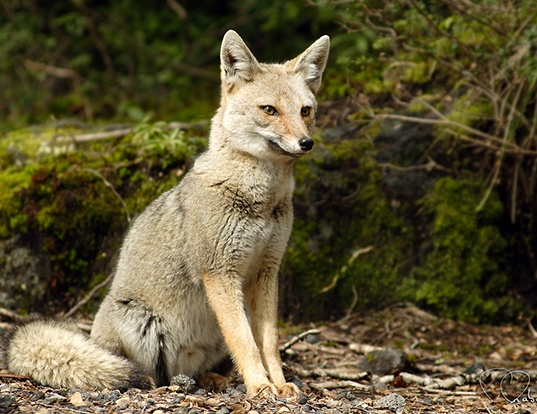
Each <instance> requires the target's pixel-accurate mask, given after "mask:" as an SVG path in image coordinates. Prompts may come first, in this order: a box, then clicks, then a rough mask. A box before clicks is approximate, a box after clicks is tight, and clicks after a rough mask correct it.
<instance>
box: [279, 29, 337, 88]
mask: <svg viewBox="0 0 537 414" xmlns="http://www.w3.org/2000/svg"><path fill="white" fill-rule="evenodd" d="M329 51H330V37H328V36H326V35H324V36H322V37H320V38H319V39H318V40H317V41H316V42H314V43H313V44H312V45H311V46H310V47H308V48H307V49H306V50H305V51H304V52H303V53H301V54H300V55H298V56H297V57H296V58H294V59H293V60H291V61H289V62H287V65H290V66H291V68H292V70H294V71H295V72H296V73H300V74H302V76H304V80H305V81H306V84H307V85H308V87H309V88H310V89H311V91H312V92H313V93H317V91H318V90H319V88H320V87H321V79H322V77H323V72H324V68H325V67H326V61H327V60H328V52H329Z"/></svg>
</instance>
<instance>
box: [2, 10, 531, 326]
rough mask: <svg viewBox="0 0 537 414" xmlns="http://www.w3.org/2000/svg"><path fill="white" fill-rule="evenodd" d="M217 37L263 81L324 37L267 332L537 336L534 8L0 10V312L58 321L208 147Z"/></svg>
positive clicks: (109, 269) (87, 308)
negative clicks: (145, 212) (387, 321)
mask: <svg viewBox="0 0 537 414" xmlns="http://www.w3.org/2000/svg"><path fill="white" fill-rule="evenodd" d="M228 29H234V30H236V31H237V32H239V34H240V35H241V36H242V37H243V39H244V40H245V41H246V43H247V44H248V45H249V47H250V48H251V50H252V51H253V52H254V54H255V55H256V57H258V59H259V60H260V61H268V62H271V61H284V60H286V59H290V58H292V57H294V56H296V55H297V54H299V53H300V52H302V51H303V50H304V49H305V48H306V47H307V46H308V45H309V44H311V43H312V42H313V41H314V40H316V39H317V38H318V37H320V36H321V35H323V34H328V35H330V37H331V45H332V47H331V56H330V61H329V64H328V68H327V71H326V73H325V77H324V80H323V87H322V90H321V92H320V96H319V101H320V108H319V119H318V122H317V124H318V127H319V130H318V133H317V136H316V137H315V139H316V146H315V150H314V152H313V154H312V155H311V157H308V158H307V159H304V160H301V161H300V162H299V163H298V165H297V173H296V178H297V190H296V196H295V216H296V220H295V227H294V232H293V235H292V238H291V241H290V244H289V249H288V252H287V255H286V259H285V262H284V264H283V266H282V269H281V276H282V282H281V295H280V296H281V306H280V307H281V312H282V314H281V316H282V319H284V320H288V321H291V322H300V321H312V320H319V319H331V318H341V317H344V316H345V315H347V314H349V313H350V312H352V311H361V310H366V309H379V308H382V307H386V306H390V305H393V304H397V303H401V302H412V303H414V304H416V305H418V306H420V307H422V308H424V309H427V310H429V311H431V312H434V313H435V314H438V315H442V316H446V317H449V318H454V319H459V320H464V321H468V322H474V323H483V322H486V323H503V322H517V323H527V322H528V321H531V320H532V319H533V318H534V316H535V306H536V305H537V295H536V288H537V261H536V257H535V255H536V253H537V244H536V235H537V224H536V218H537V216H536V213H537V197H536V178H537V162H536V161H537V103H536V96H537V93H536V92H537V85H536V83H537V6H536V5H535V2H534V1H533V0H502V1H500V0H489V1H476V2H472V1H470V0H440V1H418V0H396V1H388V0H354V1H348V0H286V1H283V0H281V1H280V0H274V1H270V2H268V1H254V0H240V1H228V2H222V1H211V0H199V1H196V2H193V1H185V0H181V1H179V0H165V1H164V0H163V1H144V2H135V1H133V0H119V1H83V0H72V1H54V2H50V1H39V0H9V1H7V0H2V1H0V133H1V135H0V275H1V279H0V307H5V308H8V309H14V310H17V311H19V312H22V313H31V312H39V313H45V314H51V313H64V312H65V311H66V310H68V309H69V308H70V307H72V306H74V305H75V304H76V303H77V302H78V301H79V300H80V298H81V297H84V295H86V294H87V293H88V292H89V291H90V290H91V289H92V288H94V287H99V286H101V284H102V282H103V281H104V280H106V278H107V277H108V275H110V274H112V273H113V263H114V258H115V254H116V252H117V249H118V248H119V246H120V243H121V240H122V237H123V234H124V232H125V231H126V229H127V228H128V224H129V222H130V221H131V220H132V218H133V217H135V215H136V214H137V213H139V212H140V211H141V210H142V209H143V208H144V207H145V205H147V203H149V202H150V201H151V200H153V199H154V198H156V197H157V196H158V195H159V194H161V193H162V192H163V191H165V190H167V189H169V188H170V187H171V186H173V185H174V184H176V183H177V182H178V180H179V179H180V177H181V176H182V174H184V172H185V171H186V170H187V169H188V167H189V165H190V164H191V162H192V160H193V158H194V157H195V155H196V154H197V153H199V152H200V151H202V150H203V148H204V146H205V144H206V139H205V137H206V133H207V128H208V121H209V119H210V118H211V116H212V114H213V113H214V111H215V109H216V108H217V106H218V100H219V67H218V66H219V58H218V52H219V47H220V41H221V39H222V36H223V34H224V33H225V32H226V31H227V30H228ZM105 291H106V290H105V288H104V287H101V288H100V289H98V290H96V292H97V294H96V295H93V296H92V299H91V300H89V301H88V302H87V303H85V305H84V307H82V311H83V312H86V313H91V312H93V311H94V308H95V306H97V305H98V303H99V301H100V297H101V296H100V295H102V294H104V292H105Z"/></svg>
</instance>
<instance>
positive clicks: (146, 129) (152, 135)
mask: <svg viewBox="0 0 537 414" xmlns="http://www.w3.org/2000/svg"><path fill="white" fill-rule="evenodd" d="M133 143H135V144H137V145H139V146H140V147H141V148H142V150H143V151H144V152H145V153H146V154H147V155H148V156H149V157H150V158H157V159H159V160H160V162H161V163H162V164H163V167H164V168H167V167H168V166H169V165H170V163H173V162H176V161H177V160H183V159H185V158H192V157H193V156H194V155H195V154H196V150H197V148H196V146H195V145H193V144H192V143H191V142H189V140H188V139H187V138H186V134H185V131H183V130H180V129H177V128H175V129H173V130H170V129H169V128H168V124H167V123H166V122H164V121H158V122H155V123H152V124H151V123H149V118H146V119H144V120H143V122H142V123H140V124H139V125H138V126H137V127H136V128H135V129H134V132H133Z"/></svg>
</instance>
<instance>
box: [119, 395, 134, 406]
mask: <svg viewBox="0 0 537 414" xmlns="http://www.w3.org/2000/svg"><path fill="white" fill-rule="evenodd" d="M130 402H131V399H130V398H129V397H121V398H119V399H118V400H117V401H116V405H118V406H121V405H127V404H128V403H130Z"/></svg>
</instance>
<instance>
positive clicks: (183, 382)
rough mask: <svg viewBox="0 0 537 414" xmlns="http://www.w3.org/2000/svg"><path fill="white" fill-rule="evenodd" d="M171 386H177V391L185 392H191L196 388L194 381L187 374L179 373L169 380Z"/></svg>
mask: <svg viewBox="0 0 537 414" xmlns="http://www.w3.org/2000/svg"><path fill="white" fill-rule="evenodd" d="M170 385H171V386H177V387H178V389H177V391H179V392H184V393H185V394H188V393H191V392H193V391H194V390H195V389H196V381H194V380H193V379H192V378H190V377H189V376H187V375H183V374H179V375H176V376H175V377H173V378H172V380H171V381H170Z"/></svg>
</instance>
